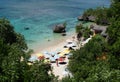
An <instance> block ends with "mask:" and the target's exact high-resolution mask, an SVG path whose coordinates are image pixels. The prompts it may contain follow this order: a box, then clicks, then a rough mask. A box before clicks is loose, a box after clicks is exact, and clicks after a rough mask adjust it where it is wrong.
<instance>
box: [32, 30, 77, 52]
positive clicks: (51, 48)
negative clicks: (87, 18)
mask: <svg viewBox="0 0 120 82" xmlns="http://www.w3.org/2000/svg"><path fill="white" fill-rule="evenodd" d="M73 36H75V37H76V33H75V32H73V33H71V34H68V35H67V36H62V38H59V39H56V40H54V41H52V40H51V41H49V42H47V43H46V44H45V46H43V45H44V44H42V47H38V48H35V50H34V52H33V54H38V53H43V52H45V51H47V52H55V51H58V50H60V51H61V50H63V49H64V45H65V44H66V43H67V40H73V38H72V37H73Z"/></svg>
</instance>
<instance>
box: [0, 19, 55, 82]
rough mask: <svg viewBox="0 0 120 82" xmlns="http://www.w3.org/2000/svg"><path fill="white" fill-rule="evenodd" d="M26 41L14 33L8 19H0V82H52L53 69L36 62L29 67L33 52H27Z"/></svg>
mask: <svg viewBox="0 0 120 82" xmlns="http://www.w3.org/2000/svg"><path fill="white" fill-rule="evenodd" d="M26 50H27V45H26V43H25V39H24V37H23V36H22V35H21V34H18V33H16V32H15V31H14V27H13V26H12V25H11V24H10V22H9V21H8V20H6V19H0V82H50V81H51V80H52V79H53V77H54V76H53V74H52V73H51V74H48V72H49V71H50V70H51V67H50V66H48V65H46V64H43V63H42V62H36V63H35V64H33V65H31V66H29V65H28V59H29V57H30V53H31V51H29V50H27V51H26Z"/></svg>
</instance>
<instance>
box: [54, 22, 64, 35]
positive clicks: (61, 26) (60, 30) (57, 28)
mask: <svg viewBox="0 0 120 82" xmlns="http://www.w3.org/2000/svg"><path fill="white" fill-rule="evenodd" d="M65 28H66V27H65V25H64V24H58V25H56V26H55V27H54V29H53V32H54V33H64V32H66V31H65Z"/></svg>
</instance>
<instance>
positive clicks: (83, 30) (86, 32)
mask: <svg viewBox="0 0 120 82" xmlns="http://www.w3.org/2000/svg"><path fill="white" fill-rule="evenodd" d="M75 28H76V33H77V38H78V40H79V39H80V38H81V37H84V39H87V38H89V37H90V35H93V32H92V31H91V30H90V28H88V27H84V26H83V25H82V24H78V25H76V27H75Z"/></svg>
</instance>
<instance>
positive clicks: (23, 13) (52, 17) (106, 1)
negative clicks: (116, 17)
mask: <svg viewBox="0 0 120 82" xmlns="http://www.w3.org/2000/svg"><path fill="white" fill-rule="evenodd" d="M109 5H110V0H0V17H5V18H8V19H9V20H10V21H11V23H12V25H13V26H14V27H15V30H16V31H17V32H19V33H22V34H23V35H24V36H25V39H26V42H27V44H28V46H29V48H31V49H34V50H35V49H36V48H38V47H41V48H42V47H45V46H46V47H47V45H48V44H50V42H48V40H51V42H52V43H54V42H56V41H59V40H61V39H64V37H62V36H61V35H60V34H54V33H53V32H52V28H53V27H54V25H56V24H58V23H64V22H67V34H68V36H69V35H70V33H71V32H73V31H74V27H75V25H76V23H77V22H78V21H77V19H76V18H77V17H78V16H79V15H81V14H82V13H83V12H84V11H85V10H86V9H88V8H96V7H98V6H105V7H109ZM25 27H28V28H30V29H29V30H25V29H24V28H25Z"/></svg>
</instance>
